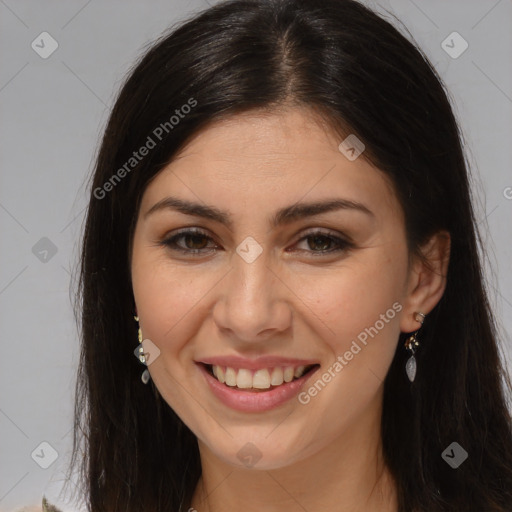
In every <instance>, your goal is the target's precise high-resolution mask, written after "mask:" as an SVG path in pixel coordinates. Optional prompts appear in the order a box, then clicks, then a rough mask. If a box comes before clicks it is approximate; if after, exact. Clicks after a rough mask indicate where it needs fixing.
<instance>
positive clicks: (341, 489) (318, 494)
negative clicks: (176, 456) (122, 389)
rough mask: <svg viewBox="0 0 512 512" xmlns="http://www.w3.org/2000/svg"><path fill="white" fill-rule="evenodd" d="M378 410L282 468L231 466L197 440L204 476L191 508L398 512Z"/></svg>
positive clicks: (253, 511)
mask: <svg viewBox="0 0 512 512" xmlns="http://www.w3.org/2000/svg"><path fill="white" fill-rule="evenodd" d="M380 413H381V411H380V410H379V411H378V413H377V414H375V409H374V410H373V413H371V414H369V415H368V417H367V418H358V421H357V425H351V427H350V428H349V429H347V431H346V432H343V433H342V434H341V435H340V436H339V437H337V438H335V439H333V440H332V441H331V442H329V443H327V444H325V445H324V446H323V448H322V449H320V450H318V451H317V452H316V453H315V454H314V455H312V456H310V457H307V458H305V459H303V460H300V461H298V462H294V463H293V464H291V465H288V466H286V467H281V468H278V469H272V470H257V469H247V468H240V467H234V466H232V465H230V464H227V463H226V462H225V461H223V460H221V459H220V458H219V457H217V456H216V455H215V454H214V453H213V452H212V451H211V450H209V448H208V447H207V446H206V445H204V444H203V443H201V442H199V449H200V454H201V465H202V476H201V478H200V479H199V482H198V484H197V486H196V489H195V493H194V497H193V500H192V504H191V506H192V511H193V510H194V509H195V510H197V511H198V512H227V511H232V510H244V511H245V512H256V511H258V512H259V511H261V510H265V511H266V512H278V511H279V512H282V510H287V511H290V512H304V510H307V511H308V512H320V511H325V510H336V511H337V512H349V511H350V512H363V511H364V512H396V511H397V510H398V505H397V497H396V486H395V482H394V479H393V478H392V476H391V474H390V472H389V470H388V468H387V467H386V465H385V463H384V460H383V455H382V442H381V436H380V418H381V415H380Z"/></svg>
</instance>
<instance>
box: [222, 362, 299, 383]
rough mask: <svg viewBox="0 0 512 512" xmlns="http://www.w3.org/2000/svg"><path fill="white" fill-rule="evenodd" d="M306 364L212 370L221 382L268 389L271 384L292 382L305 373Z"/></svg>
mask: <svg viewBox="0 0 512 512" xmlns="http://www.w3.org/2000/svg"><path fill="white" fill-rule="evenodd" d="M305 369H306V367H305V366H297V367H296V368H295V367H293V366H286V367H284V368H281V367H279V366H278V367H276V368H263V369H261V370H256V371H254V374H253V372H252V370H246V369H244V368H240V369H235V368H231V367H229V366H228V367H221V366H216V365H213V366H212V371H213V374H214V375H215V377H217V380H218V381H219V382H222V383H223V384H224V383H226V384H227V385H228V386H237V387H239V388H243V389H248V388H256V389H268V388H269V387H270V386H279V385H281V384H282V383H283V382H291V381H292V380H293V379H294V378H298V377H301V376H302V375H303V374H304V370H305Z"/></svg>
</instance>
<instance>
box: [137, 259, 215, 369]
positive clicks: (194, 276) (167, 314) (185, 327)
mask: <svg viewBox="0 0 512 512" xmlns="http://www.w3.org/2000/svg"><path fill="white" fill-rule="evenodd" d="M148 253H149V251H148ZM148 253H146V254H143V253H142V251H141V252H140V255H137V254H136V253H134V264H133V267H132V282H133V292H134V296H135V302H136V305H137V311H138V314H139V317H140V319H141V320H140V325H141V328H142V333H143V337H144V338H149V339H151V341H153V342H154V343H155V344H156V345H157V346H158V347H159V348H160V350H161V352H162V355H163V356H164V359H166V360H167V359H168V361H169V362H170V363H172V362H175V361H176V358H177V357H178V356H180V357H186V356H188V353H187V349H186V340H187V339H189V338H190V337H191V336H192V335H193V332H194V329H196V328H197V325H196V323H195V322H193V321H191V320H190V319H191V318H192V317H193V315H194V311H195V310H196V309H197V308H200V307H201V306H200V305H201V300H202V299H204V297H205V296H206V295H207V293H208V291H209V290H210V289H211V288H212V286H213V285H214V284H215V283H214V280H213V279H209V278H208V277H207V275H208V273H206V275H205V272H201V271H198V269H197V268H196V269H193V268H192V267H190V269H187V268H185V267H183V266H179V267H178V266H176V265H172V264H171V263H170V261H169V260H168V259H166V258H164V257H161V256H154V255H153V256H152V255H151V254H148ZM139 256H140V257H139ZM210 281H211V282H210ZM180 340H183V341H180ZM189 361H190V358H189Z"/></svg>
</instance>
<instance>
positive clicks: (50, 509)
mask: <svg viewBox="0 0 512 512" xmlns="http://www.w3.org/2000/svg"><path fill="white" fill-rule="evenodd" d="M42 512H61V510H60V509H58V508H57V507H56V506H55V505H52V504H51V503H48V500H47V499H46V496H43V505H42Z"/></svg>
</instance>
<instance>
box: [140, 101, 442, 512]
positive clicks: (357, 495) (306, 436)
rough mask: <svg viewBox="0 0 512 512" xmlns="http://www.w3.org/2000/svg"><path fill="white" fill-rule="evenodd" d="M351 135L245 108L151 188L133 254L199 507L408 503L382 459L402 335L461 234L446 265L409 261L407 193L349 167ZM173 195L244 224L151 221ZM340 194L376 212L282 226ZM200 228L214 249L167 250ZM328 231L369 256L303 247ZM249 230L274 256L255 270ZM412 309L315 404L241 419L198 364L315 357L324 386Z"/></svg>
mask: <svg viewBox="0 0 512 512" xmlns="http://www.w3.org/2000/svg"><path fill="white" fill-rule="evenodd" d="M340 142H341V140H340V139H339V137H338V136H337V135H335V134H334V132H332V131H330V130H329V128H328V127H327V126H326V125H324V124H322V123H321V122H319V118H318V117H317V116H316V115H315V114H314V112H313V111H310V110H306V109H299V108H289V109H286V110H281V111H275V112H273V113H270V114H269V113H262V112H251V113H249V114H244V115H237V116H236V117H233V118H230V119H228V120H222V121H218V122H216V123H214V124H211V125H210V126H208V127H207V128H205V129H204V130H203V131H202V132H201V134H200V136H199V137H195V138H194V139H192V140H191V141H190V142H189V143H188V145H187V146H186V147H185V148H184V150H183V151H182V152H181V153H180V154H179V155H178V157H177V158H175V159H174V160H173V161H172V162H171V163H170V164H169V165H168V166H167V167H166V168H165V169H164V170H163V171H162V172H160V173H159V174H158V175H157V176H156V178H155V179H154V180H153V181H152V182H151V183H150V184H149V186H148V187H147V189H146V190H145V193H144V196H143V199H142V203H141V208H140V211H139V216H138V220H137V224H136V229H135V233H134V245H133V253H132V279H133V291H134V297H135V303H136V311H137V314H138V315H139V318H140V326H141V329H142V333H143V337H144V339H146V338H148V339H150V340H151V341H152V342H153V343H154V345H156V346H157V347H158V348H159V350H160V354H159V356H158V357H157V358H155V359H154V360H153V362H152V363H151V364H150V366H149V371H150V373H151V378H152V379H153V381H154V383H155V385H156V386H157V388H158V390H159V392H160V393H161V395H162V396H163V398H164V399H165V400H166V402H167V403H168V404H169V406H170V407H172V408H173V409H174V410H175V411H176V413H177V414H178V415H179V416H180V418H181V419H182V420H183V421H184V422H185V423H186V424H187V425H188V427H189V428H190V429H191V430H192V431H193V432H194V434H195V435H196V436H197V438H198V443H199V449H200V454H201V463H202V477H201V480H200V481H199V484H198V486H197V488H196V493H195V496H194V500H193V502H192V506H193V507H194V508H195V509H197V510H198V511H199V512H201V511H203V510H209V511H213V512H219V511H227V510H246V511H248V512H250V511H256V510H258V511H261V510H265V511H269V512H272V511H277V510H279V511H282V510H288V511H292V512H294V511H297V512H298V511H303V510H308V511H309V512H315V511H321V510H322V511H323V510H337V511H340V512H344V511H349V510H350V511H351V512H355V511H366V512H368V511H370V512H372V511H379V512H388V511H389V512H393V511H396V510H397V502H396V495H395V485H394V482H393V480H392V478H391V477H390V475H389V474H388V471H387V469H386V467H385V466H384V464H383V461H382V453H381V438H380V418H381V411H382V392H383V381H384V378H385V376H386V373H387V371H388V369H389V366H390V364H391V361H392V359H393V355H394V352H395V349H396V345H397V341H398V336H399V334H400V332H401V331H402V332H413V331H416V330H417V329H419V327H420V324H419V323H418V322H417V321H416V320H415V318H414V317H415V315H414V313H415V312H416V311H421V312H423V313H424V314H426V315H428V313H429V312H430V311H431V310H432V309H433V308H434V307H435V305H436V304H437V303H438V301H439V300H440V298H441V297H442V294H443V292H444V289H445V285H446V279H445V276H446V270H447V266H448V259H449V236H448V237H446V236H444V237H443V236H436V237H433V238H432V239H431V241H430V243H429V244H428V245H427V246H426V247H425V253H427V252H428V254H429V257H430V261H431V264H432V266H433V271H430V270H429V269H428V268H427V267H426V266H425V265H423V264H421V263H420V262H419V261H416V260H414V261H413V262H412V264H411V266H410V268H409V267H408V252H407V245H406V238H405V228H404V218H403V213H402V210H401V208H400V205H399V203H398V201H397V199H396V196H395V193H394V190H393V188H392V187H391V186H390V183H389V181H388V180H387V178H386V177H385V175H384V174H383V173H382V172H381V171H379V170H378V169H376V168H375V167H374V166H372V165H371V164H369V163H368V162H366V161H365V160H364V159H363V157H359V158H357V159H356V160H355V161H349V160H348V159H347V158H346V157H345V155H344V154H342V153H341V152H340V151H339V149H338V145H339V144H340ZM169 195H173V196H175V197H179V198H182V199H187V200H190V201H196V202H200V203H204V204H207V205H210V206H215V207H217V208H219V209H221V210H226V211H228V212H229V213H231V215H232V220H233V227H232V229H228V228H227V227H225V226H223V225H221V224H219V223H217V222H215V221H213V220H208V219H204V218H200V217H192V216H188V215H185V214H183V213H179V212H177V211H174V210H170V209H168V210H160V211H157V212H155V213H153V214H151V215H149V216H147V217H144V215H145V213H146V212H148V210H149V209H150V208H151V207H152V206H153V205H154V204H155V203H157V202H158V201H160V200H161V199H163V198H164V197H166V196H169ZM334 198H345V199H350V200H353V201H359V202H361V203H363V204H364V205H366V206H367V207H368V208H369V209H370V210H371V211H372V212H373V213H374V216H369V215H365V214H364V213H362V212H359V211H356V210H336V211H332V212H328V213H323V214H321V215H317V216H314V217H309V218H306V219H302V220H298V221H295V222H292V223H290V224H288V225H283V226H279V227H277V228H275V229H272V228H271V225H270V223H269V219H270V217H271V215H273V213H274V212H275V211H276V210H277V209H279V208H282V207H285V206H288V205H291V204H294V203H296V202H306V201H307V202H309V201H316V200H325V199H334ZM185 227H194V228H200V229H201V230H202V231H205V232H206V235H207V236H209V237H211V238H212V239H211V240H210V239H208V238H206V239H205V238H199V239H193V238H192V239H191V238H187V237H184V238H183V237H182V238H181V239H180V240H178V242H177V243H178V245H179V246H180V247H181V248H183V249H188V250H190V251H192V250H194V249H196V250H202V251H203V253H202V255H199V256H197V255H194V254H191V255H186V254H182V253H179V252H178V251H173V250H172V249H171V248H169V247H165V246H164V245H162V244H160V242H162V240H164V239H166V238H168V237H169V236H170V235H173V234H176V232H177V231H178V230H179V229H182V228H185ZM312 228H314V229H312ZM317 230H318V231H322V235H323V236H327V235H331V234H332V235H334V236H339V237H341V238H343V237H344V236H349V237H351V238H352V239H353V241H354V247H352V248H346V249H345V250H342V251H340V252H331V253H329V252H328V251H332V250H333V249H335V248H336V247H337V245H336V243H335V242H329V238H327V239H326V238H321V239H317V240H315V238H314V237H313V238H309V239H308V238H303V236H305V234H306V231H308V233H307V234H308V235H310V233H309V231H317ZM248 236H251V237H253V238H254V239H255V240H256V241H257V242H258V243H259V244H260V246H261V247H262V248H263V252H262V253H261V255H260V256H259V257H258V258H257V259H256V260H255V261H254V262H252V263H250V264H249V263H247V262H246V261H244V260H243V259H242V258H241V257H240V256H239V255H238V254H237V252H236V248H237V246H238V245H239V244H241V243H242V241H243V240H244V239H245V238H246V237H248ZM322 250H324V251H327V254H326V255H324V256H321V255H318V254H315V253H320V252H321V251H322ZM397 302H398V303H399V304H400V306H401V308H400V311H399V312H397V313H396V314H395V315H393V316H394V318H392V319H389V318H387V319H388V321H387V322H385V323H384V327H383V328H381V329H380V330H379V332H378V334H377V335H374V336H373V338H372V337H369V338H368V342H367V345H365V346H362V345H361V344H359V345H361V346H362V347H363V348H362V349H361V350H360V351H359V352H358V353H357V354H356V355H355V356H354V357H353V359H352V360H351V361H349V362H348V364H347V365H346V366H344V368H343V370H342V371H340V372H338V373H337V374H336V377H335V378H332V380H331V382H329V383H328V384H327V385H326V386H325V387H324V388H323V389H322V390H321V392H319V393H318V394H317V395H316V396H315V397H312V398H311V400H310V401H309V403H307V404H301V403H299V401H298V400H296V399H292V400H290V401H288V402H287V403H285V404H283V405H281V406H279V407H278V408H276V409H274V410H271V411H266V412H263V413H243V412H238V411H234V410H232V409H230V408H228V407H227V406H225V405H224V404H222V403H221V402H219V401H218V400H217V399H216V397H215V396H214V395H212V394H211V392H210V390H209V388H208V387H207V385H206V383H205V382H204V379H203V376H202V375H201V374H200V372H199V370H198V368H197V366H196V365H195V363H194V361H198V360H201V359H202V358H205V357H208V356H214V355H241V356H246V357H256V356H261V355H277V356H283V357H286V356H288V357H298V358H304V359H309V358H311V359H315V360H318V361H319V362H320V364H321V369H320V370H319V371H318V372H317V373H316V377H315V379H314V380H313V382H314V381H315V380H316V379H317V378H318V376H321V374H322V373H324V371H326V370H327V369H328V368H329V367H332V365H333V363H334V362H335V361H336V357H337V356H339V355H343V354H344V353H345V352H347V350H349V349H350V347H351V344H352V342H353V341H354V340H356V339H357V336H358V334H360V333H361V332H363V331H364V330H365V328H369V327H370V326H374V325H375V324H376V321H377V320H379V319H380V318H381V315H383V314H386V311H388V310H389V309H390V308H392V305H393V304H394V303H397ZM311 385H312V382H311V381H309V383H308V384H307V386H308V387H309V386H311ZM248 442H251V443H253V444H254V445H255V446H256V447H257V449H258V450H259V452H260V453H261V459H260V460H259V461H258V462H257V464H256V465H255V466H254V467H252V468H248V467H246V466H244V465H243V464H242V462H241V460H240V459H239V458H238V457H237V452H238V451H239V450H240V449H241V448H242V447H243V446H244V445H246V443H248Z"/></svg>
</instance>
